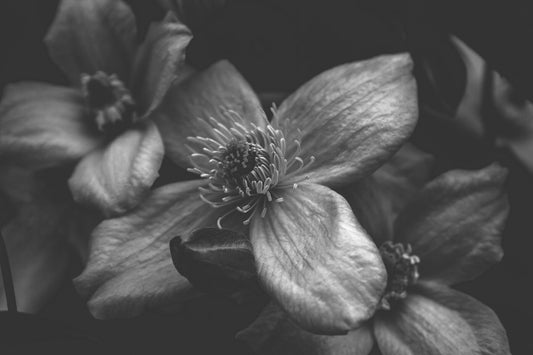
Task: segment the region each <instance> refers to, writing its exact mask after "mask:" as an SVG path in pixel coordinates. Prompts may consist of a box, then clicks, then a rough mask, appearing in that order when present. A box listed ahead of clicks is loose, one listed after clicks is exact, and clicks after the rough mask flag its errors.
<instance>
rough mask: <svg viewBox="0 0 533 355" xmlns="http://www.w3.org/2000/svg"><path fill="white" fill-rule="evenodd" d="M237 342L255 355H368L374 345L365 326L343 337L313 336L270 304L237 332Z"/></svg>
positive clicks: (370, 333)
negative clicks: (246, 326) (243, 344)
mask: <svg viewBox="0 0 533 355" xmlns="http://www.w3.org/2000/svg"><path fill="white" fill-rule="evenodd" d="M237 339H238V340H240V341H242V342H244V343H246V344H248V346H249V347H250V348H252V349H253V350H254V353H255V354H258V355H368V354H369V353H370V350H372V345H373V344H374V339H373V338H372V331H371V328H370V327H369V326H366V325H365V326H362V327H361V328H358V329H357V330H353V331H351V332H349V333H348V334H346V335H335V336H332V335H317V334H313V333H309V332H307V331H305V330H303V329H301V328H299V327H298V326H297V325H295V324H294V323H293V322H292V321H291V320H290V319H289V317H288V316H287V314H286V313H285V312H284V311H283V310H281V308H279V307H278V306H276V305H275V304H274V303H270V304H269V305H267V306H266V307H265V309H264V310H263V311H262V312H261V314H260V315H259V317H258V318H257V319H256V320H255V321H254V322H253V323H252V324H251V325H250V326H248V328H246V329H244V330H242V331H241V332H239V333H238V334H237Z"/></svg>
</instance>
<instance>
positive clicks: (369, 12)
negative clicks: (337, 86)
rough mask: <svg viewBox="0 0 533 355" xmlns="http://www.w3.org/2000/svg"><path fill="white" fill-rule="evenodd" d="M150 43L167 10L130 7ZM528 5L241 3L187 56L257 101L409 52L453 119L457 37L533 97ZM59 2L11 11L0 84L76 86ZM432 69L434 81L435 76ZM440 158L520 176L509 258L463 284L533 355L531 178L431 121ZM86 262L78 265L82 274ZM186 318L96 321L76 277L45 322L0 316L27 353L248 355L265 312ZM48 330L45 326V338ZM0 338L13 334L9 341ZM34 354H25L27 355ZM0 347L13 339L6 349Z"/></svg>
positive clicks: (1, 326)
mask: <svg viewBox="0 0 533 355" xmlns="http://www.w3.org/2000/svg"><path fill="white" fill-rule="evenodd" d="M127 2H128V3H129V4H130V5H131V6H132V8H133V10H134V12H135V13H136V15H137V20H138V25H139V28H140V29H141V31H140V32H141V34H142V32H143V31H145V30H146V28H147V26H148V24H149V22H150V21H152V20H155V19H160V18H161V17H162V16H163V11H162V10H161V9H160V8H158V7H157V5H156V4H155V2H149V1H127ZM524 3H525V2H523V3H522V2H518V1H505V2H500V3H499V4H492V3H489V2H486V1H469V2H468V4H464V3H463V1H434V0H431V1H430V0H426V1H423V0H413V1H407V2H406V1H404V2H402V1H386V0H377V1H341V0H335V1H327V2H326V1H304V0H301V1H296V0H272V1H234V2H233V3H232V4H231V5H229V6H228V7H227V8H226V9H225V10H224V11H222V12H220V13H219V14H217V16H216V17H215V18H212V19H211V20H210V21H208V22H207V23H202V24H197V25H196V26H193V28H192V30H193V33H194V36H195V37H194V39H193V41H192V42H191V44H190V46H189V48H188V52H187V55H188V57H187V60H188V62H189V63H190V64H192V65H193V66H195V67H196V68H198V69H201V68H203V67H205V66H207V65H209V64H210V63H213V62H214V61H216V60H218V59H222V58H227V59H229V60H230V61H231V62H232V63H233V64H234V65H235V66H237V68H238V69H239V70H240V71H241V72H242V73H243V75H244V76H245V77H246V78H247V79H248V80H249V81H250V83H251V84H252V86H253V87H254V89H256V91H258V92H269V93H278V92H280V93H288V92H291V91H293V90H294V89H295V88H297V87H298V86H299V85H300V84H302V83H303V82H304V81H305V80H307V79H309V78H311V77H312V76H313V75H315V74H317V73H319V72H320V71H322V70H324V69H326V68H329V67H331V66H334V65H336V64H340V63H344V62H349V61H354V60H359V59H364V58H369V57H372V56H374V55H378V54H382V53H393V52H398V51H402V50H409V51H410V52H411V53H412V55H413V56H414V58H415V62H416V65H417V69H416V73H417V79H418V83H419V95H420V101H421V103H424V104H426V105H428V106H431V107H434V108H436V109H438V110H441V111H443V112H447V111H449V110H450V108H451V109H453V108H454V107H455V106H456V105H457V102H458V100H459V98H460V96H461V94H462V90H463V86H464V67H463V66H462V64H461V62H460V61H459V60H458V57H457V54H456V53H455V52H454V51H453V50H452V49H451V48H450V46H449V42H448V41H447V38H448V34H449V33H454V34H456V35H457V36H459V37H460V38H462V39H463V40H464V41H466V42H467V43H468V44H469V45H470V46H471V47H473V48H474V49H475V50H477V51H478V52H479V53H480V54H481V55H482V56H483V57H484V58H485V59H486V60H487V61H488V62H489V63H490V64H491V65H492V67H493V68H495V69H497V70H498V71H499V72H500V73H502V74H503V75H504V76H506V77H507V78H508V79H509V80H510V81H511V82H512V83H513V85H515V86H516V87H517V88H518V89H519V90H520V92H521V94H522V95H524V96H526V97H529V98H533V55H532V53H531V51H529V50H528V49H529V47H531V46H532V45H533V21H531V18H532V17H531V15H532V14H533V13H532V12H531V10H530V9H527V8H526V7H525V4H524ZM56 6H57V1H49V0H46V1H44V0H33V1H31V0H12V1H6V0H3V1H2V2H1V3H0V88H3V86H4V85H5V84H6V83H9V82H16V81H20V80H33V81H45V82H51V83H58V84H64V83H66V78H65V77H64V76H63V74H62V73H61V72H60V71H59V69H58V68H57V67H56V66H55V65H54V64H53V63H52V61H51V60H50V58H49V57H48V55H47V52H46V48H45V46H44V44H43V42H42V39H43V37H44V35H45V33H46V30H47V29H48V27H49V25H50V23H51V21H52V19H53V16H54V14H55V9H56ZM424 66H429V67H430V68H431V71H432V73H433V75H431V76H430V77H428V76H427V75H426V74H425V71H424V70H423V68H424ZM413 140H414V142H415V143H416V144H417V145H418V146H419V147H421V148H423V149H425V150H427V151H429V152H431V153H432V154H434V155H435V156H436V157H437V162H438V166H437V168H436V172H439V171H443V170H446V169H449V168H478V167H481V166H484V165H485V164H486V163H487V162H489V161H492V160H499V161H501V162H502V163H503V164H504V165H506V166H507V167H509V168H510V171H511V174H510V178H509V181H508V188H509V194H510V201H511V215H510V218H509V221H508V226H507V228H506V232H505V236H504V251H505V257H504V259H503V261H502V263H500V264H499V265H497V266H495V267H493V268H492V269H491V270H490V271H489V272H487V273H486V274H485V275H483V276H482V277H480V278H479V279H477V280H475V281H473V282H468V283H465V284H462V285H459V287H458V288H459V289H461V290H463V291H465V292H468V293H469V294H471V295H473V296H474V297H476V298H477V299H479V300H481V301H482V302H484V303H486V304H487V305H489V306H490V307H491V308H493V309H494V310H495V311H496V313H497V314H498V316H499V317H500V319H501V321H502V323H503V324H504V327H505V328H506V330H507V332H508V336H509V339H510V343H511V348H512V352H513V354H533V334H532V329H533V327H532V326H531V321H532V320H533V305H532V303H533V302H532V301H533V298H532V297H531V296H532V292H531V290H530V288H531V287H529V286H530V285H531V284H533V278H532V275H533V259H532V258H531V255H532V252H533V225H532V224H533V177H532V176H531V175H530V174H529V173H528V172H527V170H526V169H525V168H524V167H523V166H522V164H521V163H520V162H519V161H517V160H516V159H515V158H514V157H513V156H512V155H510V154H508V153H506V152H501V151H498V150H495V149H493V148H492V146H491V145H490V144H488V145H487V144H486V142H479V141H477V140H474V139H472V137H470V136H468V135H466V134H464V133H463V132H461V131H456V130H454V129H453V128H449V127H446V126H441V125H440V124H439V123H435V121H433V120H432V119H431V118H430V117H424V116H421V121H420V124H419V126H418V128H417V131H416V132H415V135H414V137H413ZM80 268H81V265H77V264H73V265H72V275H73V276H75V275H77V274H78V273H79V271H80ZM209 300H210V302H208V303H207V304H208V306H205V303H204V302H202V303H201V304H202V306H200V302H193V303H191V304H189V305H187V307H186V308H185V309H184V310H183V312H181V313H180V314H179V315H176V316H168V315H156V314H150V315H145V316H142V317H139V318H135V319H131V320H114V321H105V322H104V321H97V320H94V319H92V318H91V316H90V314H89V313H88V311H87V309H86V308H85V305H84V304H83V302H82V301H81V300H79V299H78V297H77V296H76V294H75V291H74V289H73V287H72V284H71V283H70V281H67V282H65V285H64V286H63V288H62V289H61V290H59V292H58V295H57V297H56V298H55V299H54V300H53V301H52V302H51V303H50V304H49V305H48V306H47V307H46V308H45V309H44V310H43V311H42V312H41V314H40V318H39V320H36V319H33V318H32V319H31V320H28V319H26V318H24V319H21V318H16V319H15V318H11V317H8V316H7V315H5V314H2V315H0V332H1V333H3V334H4V335H6V334H8V335H9V336H10V337H12V338H11V340H14V339H15V340H17V341H19V342H20V343H19V347H18V349H19V350H20V351H23V350H28V349H32V350H33V349H41V350H44V349H46V347H47V346H48V347H50V348H51V349H60V350H64V351H72V353H83V352H87V353H94V352H96V351H97V350H98V351H99V352H100V353H103V352H107V351H109V352H114V353H154V354H158V353H176V354H211V353H224V354H225V353H231V354H240V353H242V354H246V353H247V350H246V348H245V347H244V346H243V345H241V344H238V343H237V342H235V341H234V340H233V334H234V333H235V332H236V330H238V329H241V328H243V327H244V326H245V325H246V324H247V323H248V322H250V321H251V320H252V319H253V317H254V316H255V315H256V314H257V312H258V309H257V307H253V306H250V307H248V308H245V307H238V306H236V305H234V304H232V303H230V302H229V301H225V300H222V299H217V298H215V297H211V298H209ZM45 329H46V330H45ZM0 339H1V338H0ZM21 349H22V350H21ZM0 350H1V343H0Z"/></svg>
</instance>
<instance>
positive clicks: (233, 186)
mask: <svg viewBox="0 0 533 355" xmlns="http://www.w3.org/2000/svg"><path fill="white" fill-rule="evenodd" d="M225 114H226V115H227V117H226V118H229V120H228V119H226V120H225V121H226V122H227V121H230V122H232V125H231V127H226V126H225V125H223V124H222V123H220V122H218V121H217V120H216V119H215V118H210V119H209V122H208V123H206V124H207V125H208V126H209V127H208V128H209V131H210V132H211V135H210V136H208V137H200V136H197V137H188V140H189V142H190V146H189V150H190V151H191V155H190V160H191V163H192V165H193V168H190V169H189V171H190V172H193V173H196V174H198V175H200V177H202V178H205V179H207V180H208V181H209V183H208V185H207V186H205V187H200V188H199V190H200V197H201V198H202V200H203V201H205V202H206V203H208V204H209V205H211V206H212V207H214V208H222V209H223V210H224V211H225V212H224V213H223V214H222V215H221V216H220V217H219V218H218V221H217V224H218V227H219V228H222V224H221V223H222V221H223V220H224V219H225V218H226V217H228V216H229V215H232V214H235V213H239V214H240V215H241V217H240V219H242V223H243V224H245V225H246V224H248V223H250V221H251V219H252V217H253V216H254V215H255V214H256V213H258V214H259V215H260V216H262V217H264V216H265V215H266V211H267V209H268V206H269V205H270V204H271V203H281V202H283V196H282V195H283V190H284V189H288V188H294V186H297V183H298V182H299V181H300V180H301V179H302V178H301V177H300V175H299V174H297V173H298V172H300V171H302V170H303V169H306V168H307V167H308V166H309V165H310V164H312V162H313V161H314V158H313V157H310V158H309V159H308V160H307V162H304V160H303V159H302V158H301V157H300V153H301V149H300V142H299V140H295V141H294V144H293V145H292V148H291V149H290V151H288V149H287V144H286V142H285V137H284V134H283V132H282V131H281V130H279V129H276V128H274V127H273V126H271V125H270V124H268V122H266V118H265V126H264V127H263V126H261V127H259V126H257V125H255V124H253V123H250V122H246V121H245V120H244V119H243V118H242V117H240V115H238V114H237V113H236V112H234V111H228V112H226V113H225Z"/></svg>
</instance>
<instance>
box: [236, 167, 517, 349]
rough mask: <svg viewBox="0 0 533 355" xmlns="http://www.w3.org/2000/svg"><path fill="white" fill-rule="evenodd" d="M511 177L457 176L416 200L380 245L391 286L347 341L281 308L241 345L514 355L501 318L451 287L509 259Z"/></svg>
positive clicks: (488, 172)
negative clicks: (307, 326)
mask: <svg viewBox="0 0 533 355" xmlns="http://www.w3.org/2000/svg"><path fill="white" fill-rule="evenodd" d="M506 174H507V172H506V170H505V169H503V168H501V167H500V166H498V165H491V166H489V167H487V168H484V169H482V170H479V171H460V170H456V171H450V172H447V173H445V174H443V175H441V176H439V177H438V178H436V179H434V180H433V181H431V182H429V183H428V184H427V185H425V187H423V188H422V189H421V190H420V191H419V192H418V193H417V194H416V195H415V196H413V198H412V199H411V202H409V203H408V204H407V205H406V206H405V208H404V209H403V210H402V211H401V212H400V214H399V215H398V217H397V218H396V221H395V223H394V235H393V236H391V237H390V238H389V239H388V240H385V241H383V242H382V243H381V246H380V253H381V255H382V258H383V261H384V263H385V266H386V268H387V274H388V281H387V287H386V289H385V292H384V294H383V298H382V301H381V306H380V309H379V310H378V311H377V312H376V313H375V315H374V316H373V318H372V320H371V321H369V322H367V323H366V324H365V325H364V326H362V327H360V328H359V329H357V330H354V331H352V332H350V333H348V334H347V335H341V336H326V335H316V334H311V333H309V332H307V331H305V330H303V329H301V328H299V327H298V326H297V325H296V324H295V323H294V322H292V321H291V320H290V319H289V318H288V316H287V315H286V314H285V313H284V312H283V311H282V310H281V309H280V308H279V307H278V306H276V305H275V304H273V303H272V304H270V305H269V306H267V307H266V308H265V309H264V311H263V312H262V314H261V315H260V316H259V318H258V319H257V320H256V321H255V322H254V323H253V324H252V325H251V326H250V327H249V328H247V329H245V330H244V331H242V332H241V333H240V334H239V335H238V338H240V339H241V340H243V341H245V342H247V343H248V344H249V345H250V346H251V347H252V348H253V349H254V350H255V351H256V353H258V354H335V355H337V354H361V355H366V354H371V353H372V354H374V353H376V354H383V355H388V354H428V355H431V354H510V350H509V343H508V340H507V336H506V333H505V330H504V328H503V326H502V325H501V323H500V321H499V319H498V317H497V316H496V314H495V313H494V312H493V311H492V310H491V309H490V308H489V307H487V306H485V305H483V304H482V303H480V302H479V301H477V300H475V299H474V298H472V297H470V296H468V295H466V294H464V293H461V292H459V291H456V290H454V289H453V288H451V287H450V286H452V285H454V284H456V283H458V282H462V281H466V280H470V279H473V278H475V277H477V276H478V275H480V274H481V273H482V272H483V271H485V270H487V269H488V268H489V267H490V266H492V265H493V264H494V263H496V262H498V261H499V260H500V259H501V257H502V255H503V251H502V249H501V245H500V243H501V233H502V231H503V227H504V224H505V220H506V217H507V215H508V202H507V197H506V194H505V192H504V189H503V183H504V181H505V178H506ZM408 180H411V179H408ZM378 181H379V179H378ZM381 181H383V180H381ZM411 181H412V180H411ZM401 185H403V184H400V185H398V186H401ZM381 187H383V186H381ZM375 188H378V187H375ZM405 191H406V190H405V189H403V192H405ZM403 192H401V191H399V189H396V190H395V192H393V193H392V194H391V195H393V196H394V195H395V196H396V197H397V196H398V195H399V194H402V193H403ZM378 204H379V205H381V206H385V204H382V203H381V202H378ZM375 210H376V209H374V211H375ZM382 211H385V209H382ZM389 211H390V210H389ZM376 216H378V215H377V214H374V217H376ZM382 217H383V215H382ZM382 221H383V222H384V223H387V220H383V219H382ZM371 234H372V233H371Z"/></svg>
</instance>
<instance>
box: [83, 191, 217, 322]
mask: <svg viewBox="0 0 533 355" xmlns="http://www.w3.org/2000/svg"><path fill="white" fill-rule="evenodd" d="M202 184H204V182H203V181H199V180H196V181H187V182H180V183H175V184H170V185H166V186H163V187H161V188H159V189H157V190H154V191H153V192H152V193H151V194H150V196H149V197H147V199H146V200H145V201H144V202H143V203H142V204H141V205H139V206H138V207H137V208H136V209H134V210H132V211H130V212H129V213H128V214H126V215H124V216H122V217H119V218H115V219H108V220H105V221H103V222H102V223H101V224H100V225H98V226H97V227H96V229H95V230H94V231H93V234H92V240H91V249H90V255H89V262H88V264H87V266H86V268H85V270H84V271H83V272H82V274H81V275H80V276H78V277H77V278H76V279H75V280H74V284H75V286H76V288H77V290H78V292H79V293H80V294H81V295H82V296H84V297H86V298H88V299H89V302H88V305H89V309H90V311H91V313H92V314H93V315H94V316H95V317H97V318H117V317H132V316H135V315H138V314H139V313H141V312H142V311H143V310H146V309H152V308H160V307H163V308H167V307H170V306H171V305H172V304H176V303H180V301H182V300H183V298H184V297H185V298H186V297H189V296H190V286H189V283H188V282H187V281H186V279H185V278H184V277H182V276H181V275H179V274H178V273H177V272H176V270H175V269H174V266H173V265H172V258H171V255H170V250H169V247H168V243H169V241H170V239H171V238H172V237H174V236H176V235H182V236H188V235H189V234H190V233H191V231H192V230H193V229H196V228H201V227H204V226H206V225H214V224H215V220H214V219H211V217H212V215H213V213H214V211H215V210H214V209H212V208H211V207H209V206H208V205H206V204H205V203H204V202H203V201H202V200H201V199H200V198H199V197H198V190H197V188H198V186H201V185H202Z"/></svg>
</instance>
